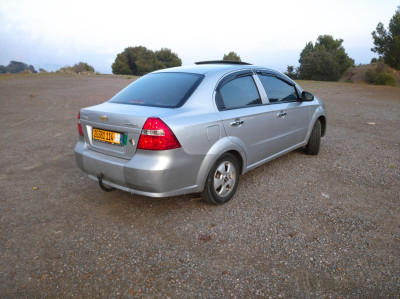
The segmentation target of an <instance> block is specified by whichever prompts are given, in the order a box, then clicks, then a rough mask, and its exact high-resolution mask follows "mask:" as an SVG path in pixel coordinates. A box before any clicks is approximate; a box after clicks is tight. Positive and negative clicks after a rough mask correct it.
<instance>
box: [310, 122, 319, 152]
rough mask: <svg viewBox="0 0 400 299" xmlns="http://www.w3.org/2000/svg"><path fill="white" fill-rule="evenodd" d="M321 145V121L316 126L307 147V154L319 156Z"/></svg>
mask: <svg viewBox="0 0 400 299" xmlns="http://www.w3.org/2000/svg"><path fill="white" fill-rule="evenodd" d="M320 144H321V122H320V121H319V119H317V121H316V122H315V124H314V127H313V129H312V131H311V135H310V139H309V140H308V143H307V145H306V154H308V155H317V154H318V152H319V148H320Z"/></svg>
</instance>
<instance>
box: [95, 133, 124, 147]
mask: <svg viewBox="0 0 400 299" xmlns="http://www.w3.org/2000/svg"><path fill="white" fill-rule="evenodd" d="M122 135H123V134H121V133H117V132H112V131H106V130H99V129H93V139H95V140H99V141H103V142H107V143H111V144H121V143H122V138H121V137H122Z"/></svg>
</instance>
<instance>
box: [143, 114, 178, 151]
mask: <svg viewBox="0 0 400 299" xmlns="http://www.w3.org/2000/svg"><path fill="white" fill-rule="evenodd" d="M179 147H181V145H180V143H179V141H178V139H176V137H175V135H174V133H172V131H171V129H170V128H169V127H168V126H167V125H166V124H165V123H164V122H163V121H162V120H161V119H159V118H152V117H150V118H148V119H147V120H146V122H145V124H144V126H143V129H142V133H141V134H140V138H139V142H138V146H137V148H138V149H145V150H153V151H162V150H169V149H174V148H179Z"/></svg>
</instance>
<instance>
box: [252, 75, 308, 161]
mask: <svg viewBox="0 0 400 299" xmlns="http://www.w3.org/2000/svg"><path fill="white" fill-rule="evenodd" d="M257 75H258V77H259V79H260V81H261V83H262V85H263V87H264V89H265V91H266V93H267V96H268V102H269V104H268V105H269V106H270V109H271V111H273V113H274V116H275V117H274V131H275V134H276V137H275V138H276V139H275V148H276V152H277V153H280V152H282V151H286V150H288V149H292V148H295V147H297V146H298V145H299V144H301V143H302V142H304V140H305V138H306V134H307V129H308V124H309V118H310V115H309V114H310V112H309V104H308V102H303V101H301V100H300V97H299V95H298V93H297V90H296V88H295V85H294V84H293V83H291V82H289V81H286V80H284V79H283V78H280V77H278V76H277V75H275V74H270V73H264V72H257Z"/></svg>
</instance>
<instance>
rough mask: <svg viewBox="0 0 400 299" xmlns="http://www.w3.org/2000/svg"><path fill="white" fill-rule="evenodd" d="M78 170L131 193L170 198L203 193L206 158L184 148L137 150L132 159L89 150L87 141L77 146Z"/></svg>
mask: <svg viewBox="0 0 400 299" xmlns="http://www.w3.org/2000/svg"><path fill="white" fill-rule="evenodd" d="M75 159H76V163H77V165H78V167H79V168H80V169H81V170H82V171H83V172H84V173H85V174H87V175H88V176H89V178H91V179H94V180H98V178H97V177H98V176H99V175H100V174H103V176H104V178H103V180H102V181H103V183H104V184H106V185H109V186H112V187H115V188H117V189H121V190H124V191H127V192H131V193H135V194H140V195H145V196H151V197H167V196H175V195H180V194H185V193H193V192H199V191H201V187H200V186H199V185H198V184H196V180H197V177H198V172H199V169H200V165H201V163H202V161H203V159H204V156H202V155H188V154H187V153H186V152H185V151H184V150H183V149H181V148H179V149H173V150H166V151H146V150H137V152H136V154H135V156H134V157H133V158H132V159H131V160H126V159H121V158H117V157H113V156H109V155H105V154H102V153H99V152H95V151H93V150H89V149H88V148H87V147H86V145H85V143H84V142H83V141H79V142H78V143H77V144H76V146H75Z"/></svg>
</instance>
